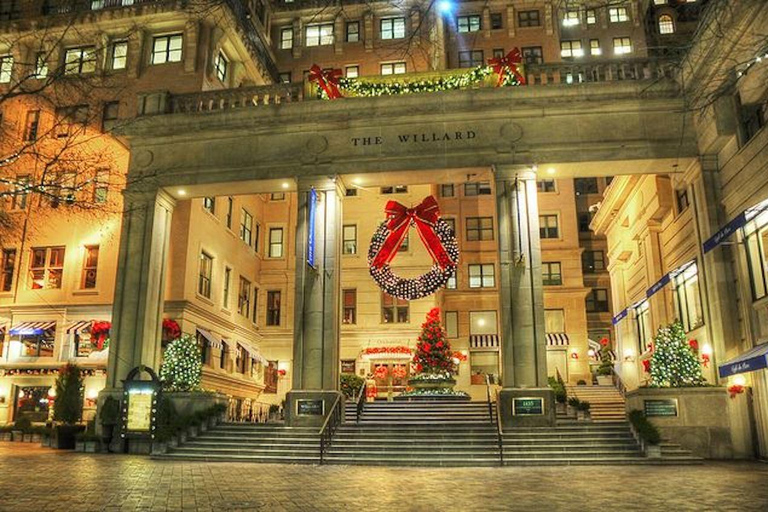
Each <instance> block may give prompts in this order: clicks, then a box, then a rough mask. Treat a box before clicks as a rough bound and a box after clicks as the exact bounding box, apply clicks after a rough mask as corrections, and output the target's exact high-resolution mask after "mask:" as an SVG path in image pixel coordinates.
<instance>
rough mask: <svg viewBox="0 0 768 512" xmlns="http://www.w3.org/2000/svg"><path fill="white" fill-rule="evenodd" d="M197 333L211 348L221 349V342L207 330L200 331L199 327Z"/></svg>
mask: <svg viewBox="0 0 768 512" xmlns="http://www.w3.org/2000/svg"><path fill="white" fill-rule="evenodd" d="M197 332H198V333H199V334H200V336H202V337H203V339H205V341H207V342H208V346H209V347H213V348H218V349H220V348H221V342H220V341H219V340H217V339H216V338H214V337H213V335H212V334H211V333H210V332H208V331H206V330H205V329H200V328H199V327H198V328H197Z"/></svg>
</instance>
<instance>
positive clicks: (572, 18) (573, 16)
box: [563, 11, 579, 27]
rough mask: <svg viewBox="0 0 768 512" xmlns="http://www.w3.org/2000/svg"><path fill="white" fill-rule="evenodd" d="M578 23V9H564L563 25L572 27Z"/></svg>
mask: <svg viewBox="0 0 768 512" xmlns="http://www.w3.org/2000/svg"><path fill="white" fill-rule="evenodd" d="M578 24H579V11H565V15H564V16H563V26H564V27H573V26H575V25H578Z"/></svg>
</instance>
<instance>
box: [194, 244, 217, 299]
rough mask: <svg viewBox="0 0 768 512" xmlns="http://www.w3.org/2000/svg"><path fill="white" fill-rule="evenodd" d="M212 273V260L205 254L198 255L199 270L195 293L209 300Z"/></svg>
mask: <svg viewBox="0 0 768 512" xmlns="http://www.w3.org/2000/svg"><path fill="white" fill-rule="evenodd" d="M212 272H213V258H211V257H210V256H209V255H208V254H206V253H205V252H201V253H200V268H199V270H198V275H197V293H199V294H200V295H202V296H203V297H205V298H206V299H210V298H211V273H212Z"/></svg>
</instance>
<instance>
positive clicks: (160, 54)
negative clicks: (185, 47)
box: [151, 34, 184, 64]
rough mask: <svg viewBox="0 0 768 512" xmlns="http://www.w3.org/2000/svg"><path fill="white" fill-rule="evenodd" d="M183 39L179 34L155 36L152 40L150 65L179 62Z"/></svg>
mask: <svg viewBox="0 0 768 512" xmlns="http://www.w3.org/2000/svg"><path fill="white" fill-rule="evenodd" d="M183 41H184V37H183V36H182V35H181V34H170V35H167V36H157V37H155V38H153V39H152V61H151V62H152V64H165V63H166V62H181V47H182V42H183Z"/></svg>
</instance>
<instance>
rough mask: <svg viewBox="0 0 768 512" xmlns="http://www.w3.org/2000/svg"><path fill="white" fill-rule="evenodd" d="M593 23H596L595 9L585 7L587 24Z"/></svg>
mask: <svg viewBox="0 0 768 512" xmlns="http://www.w3.org/2000/svg"><path fill="white" fill-rule="evenodd" d="M595 23H597V11H595V10H594V9H587V25H594V24H595Z"/></svg>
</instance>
